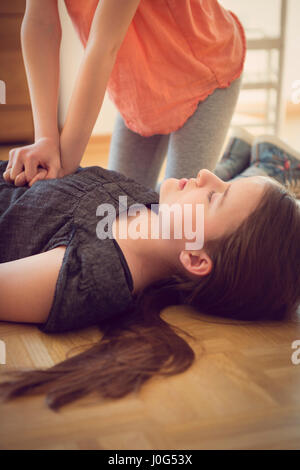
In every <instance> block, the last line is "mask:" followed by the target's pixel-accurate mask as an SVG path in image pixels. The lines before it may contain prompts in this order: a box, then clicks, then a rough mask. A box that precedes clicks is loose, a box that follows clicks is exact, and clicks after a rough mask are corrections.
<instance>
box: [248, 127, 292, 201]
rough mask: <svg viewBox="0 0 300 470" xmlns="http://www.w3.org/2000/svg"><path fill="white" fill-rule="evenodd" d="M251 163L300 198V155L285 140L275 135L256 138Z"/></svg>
mask: <svg viewBox="0 0 300 470" xmlns="http://www.w3.org/2000/svg"><path fill="white" fill-rule="evenodd" d="M250 161H251V166H255V167H257V168H260V169H262V170H264V171H265V172H266V173H267V174H268V176H271V177H272V178H274V179H276V180H277V181H279V182H280V183H281V184H283V185H284V186H285V187H286V188H287V189H289V190H290V191H291V192H292V193H294V195H295V196H296V198H300V153H299V152H297V151H296V150H294V149H293V148H292V147H290V146H289V145H288V144H286V143H285V142H284V141H283V140H281V139H279V138H278V137H275V136H273V135H262V136H259V137H257V138H255V139H254V142H253V145H252V151H251V160H250Z"/></svg>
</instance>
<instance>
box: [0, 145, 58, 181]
mask: <svg viewBox="0 0 300 470" xmlns="http://www.w3.org/2000/svg"><path fill="white" fill-rule="evenodd" d="M63 176H64V171H63V168H62V166H61V159H60V148H59V143H57V142H56V141H54V140H53V139H51V138H47V137H43V138H40V139H38V140H37V141H36V142H35V143H33V144H31V145H26V146H23V147H17V148H13V149H11V150H10V152H9V160H8V165H7V167H6V171H5V172H4V173H3V178H4V180H5V181H7V182H8V183H13V184H14V185H15V186H25V185H26V184H28V185H29V186H30V187H31V186H32V185H33V184H34V183H36V182H37V181H40V180H42V179H51V178H61V177H63Z"/></svg>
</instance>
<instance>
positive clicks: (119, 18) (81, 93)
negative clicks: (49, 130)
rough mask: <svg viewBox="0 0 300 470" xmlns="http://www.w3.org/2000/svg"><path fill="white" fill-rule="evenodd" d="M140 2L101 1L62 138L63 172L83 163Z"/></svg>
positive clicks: (125, 0) (67, 171)
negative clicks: (113, 72) (116, 61)
mask: <svg viewBox="0 0 300 470" xmlns="http://www.w3.org/2000/svg"><path fill="white" fill-rule="evenodd" d="M139 2H140V0H121V1H120V0H101V1H99V2H98V6H97V8H96V11H95V14H94V18H93V22H92V25H91V30H90V34H89V40H88V43H87V46H86V49H85V52H84V57H83V60H82V63H81V66H80V69H79V73H78V76H77V79H76V82H75V86H74V90H73V93H72V97H71V101H70V104H69V109H68V113H67V117H66V121H65V124H64V127H63V130H62V133H61V138H60V151H61V162H62V167H63V171H64V174H69V173H72V172H74V171H75V170H76V169H77V168H78V166H79V164H80V161H81V159H82V157H83V153H84V150H85V148H86V146H87V143H88V141H89V138H90V136H91V133H92V130H93V127H94V125H95V122H96V119H97V116H98V114H99V112H100V109H101V106H102V103H103V99H104V95H105V91H106V86H107V82H108V80H109V77H110V74H111V71H112V68H113V66H114V63H115V60H116V56H117V52H118V50H119V48H120V45H121V43H122V42H123V39H124V37H125V34H126V32H127V30H128V27H129V25H130V23H131V20H132V18H133V16H134V15H135V12H136V10H137V7H138V4H139Z"/></svg>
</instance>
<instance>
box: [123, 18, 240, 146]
mask: <svg viewBox="0 0 300 470" xmlns="http://www.w3.org/2000/svg"><path fill="white" fill-rule="evenodd" d="M228 11H229V13H230V14H231V16H232V17H233V18H234V20H235V21H236V24H237V26H238V28H239V31H240V33H241V37H242V43H243V55H242V60H241V64H240V66H239V68H238V70H237V72H236V73H235V74H234V75H233V76H232V77H231V78H230V80H227V81H225V82H222V83H218V84H217V85H216V86H214V87H213V88H211V89H210V90H209V91H206V92H205V93H204V94H203V95H201V96H200V97H199V96H198V97H197V98H196V100H195V101H194V102H193V103H192V104H191V106H190V107H189V109H188V110H187V111H186V112H185V113H184V114H183V116H182V119H181V121H180V122H179V124H176V125H175V126H170V127H168V128H167V129H166V130H165V131H164V132H162V131H161V130H158V129H157V131H153V130H152V131H149V132H147V131H142V132H141V130H140V129H139V128H138V127H137V126H136V124H135V123H134V122H132V121H130V120H129V119H126V118H124V117H123V119H124V122H125V124H126V126H127V127H128V128H129V129H130V130H132V131H133V132H136V133H137V134H139V135H141V136H143V137H151V136H153V135H156V134H160V135H167V134H171V132H175V131H177V130H179V129H180V128H181V127H183V126H184V124H185V123H186V121H187V120H188V119H189V118H190V117H191V116H192V115H193V114H194V112H195V111H196V109H197V107H198V104H199V103H200V102H201V101H204V100H206V98H208V97H209V96H210V95H212V94H213V92H214V91H215V90H217V89H218V88H221V89H223V88H228V87H229V86H230V85H231V84H232V82H234V81H235V80H237V79H238V78H239V77H240V76H241V75H242V72H243V69H244V64H245V59H246V51H247V46H246V44H247V42H246V36H245V32H244V28H243V26H242V25H241V23H240V21H239V19H238V17H237V16H236V15H235V14H234V13H233V12H232V11H230V10H228Z"/></svg>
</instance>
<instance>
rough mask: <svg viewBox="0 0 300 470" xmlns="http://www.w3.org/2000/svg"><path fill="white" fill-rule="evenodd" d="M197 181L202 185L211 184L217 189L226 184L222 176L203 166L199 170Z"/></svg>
mask: <svg viewBox="0 0 300 470" xmlns="http://www.w3.org/2000/svg"><path fill="white" fill-rule="evenodd" d="M197 183H198V184H199V185H201V186H206V185H209V186H212V187H214V188H215V189H219V188H223V187H224V186H226V183H225V182H224V181H223V180H221V178H219V177H218V176H216V175H215V174H214V173H212V172H211V171H209V170H207V169H206V168H203V169H202V170H200V171H199V172H198V174H197Z"/></svg>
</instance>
